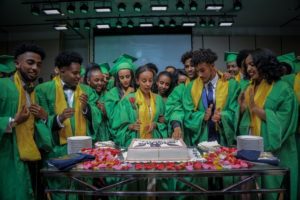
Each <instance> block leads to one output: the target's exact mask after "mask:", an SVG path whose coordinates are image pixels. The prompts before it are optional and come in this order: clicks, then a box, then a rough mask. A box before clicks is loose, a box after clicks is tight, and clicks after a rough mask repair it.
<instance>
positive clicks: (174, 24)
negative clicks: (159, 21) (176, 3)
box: [169, 19, 176, 27]
mask: <svg viewBox="0 0 300 200" xmlns="http://www.w3.org/2000/svg"><path fill="white" fill-rule="evenodd" d="M169 26H171V27H175V26H176V21H175V20H174V19H171V20H170V22H169Z"/></svg>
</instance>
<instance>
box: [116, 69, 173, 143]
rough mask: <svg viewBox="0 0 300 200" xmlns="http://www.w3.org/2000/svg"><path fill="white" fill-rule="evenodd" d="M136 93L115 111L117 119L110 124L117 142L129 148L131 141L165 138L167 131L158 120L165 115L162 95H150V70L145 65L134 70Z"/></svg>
mask: <svg viewBox="0 0 300 200" xmlns="http://www.w3.org/2000/svg"><path fill="white" fill-rule="evenodd" d="M135 75H136V76H135V77H136V83H137V85H138V86H139V88H138V89H137V91H136V92H135V93H131V94H129V95H127V96H126V97H125V98H124V99H123V100H122V101H120V103H119V105H118V107H117V108H118V109H116V111H115V112H116V116H118V117H117V118H115V119H114V121H113V123H112V128H113V129H114V130H115V132H114V133H115V134H116V136H115V138H116V141H115V142H116V143H117V144H118V145H119V146H121V147H128V146H129V144H130V143H131V140H132V139H133V138H144V139H147V138H167V137H168V134H167V129H166V125H165V124H164V123H160V122H159V117H160V116H163V115H164V112H165V107H164V103H163V100H162V98H161V96H159V95H156V94H154V93H152V92H151V87H152V84H153V81H154V80H153V76H154V73H153V71H152V70H151V69H150V68H149V67H148V66H146V65H144V66H141V67H139V68H138V69H137V71H136V74H135Z"/></svg>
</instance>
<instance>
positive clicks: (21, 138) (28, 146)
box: [14, 72, 41, 161]
mask: <svg viewBox="0 0 300 200" xmlns="http://www.w3.org/2000/svg"><path fill="white" fill-rule="evenodd" d="M14 82H15V85H16V87H17V89H18V91H19V105H18V112H20V111H21V110H22V108H23V106H26V107H27V105H26V92H25V90H24V88H23V84H22V80H21V76H20V74H19V72H16V73H15V74H14ZM30 100H31V103H34V102H35V94H34V92H32V93H31V94H30ZM16 136H17V144H18V150H19V154H20V159H21V160H24V161H35V160H40V159H41V154H40V152H39V149H38V147H37V146H36V143H35V141H34V116H33V115H32V114H30V115H29V118H28V119H27V120H26V121H25V122H23V123H21V124H19V125H17V126H16Z"/></svg>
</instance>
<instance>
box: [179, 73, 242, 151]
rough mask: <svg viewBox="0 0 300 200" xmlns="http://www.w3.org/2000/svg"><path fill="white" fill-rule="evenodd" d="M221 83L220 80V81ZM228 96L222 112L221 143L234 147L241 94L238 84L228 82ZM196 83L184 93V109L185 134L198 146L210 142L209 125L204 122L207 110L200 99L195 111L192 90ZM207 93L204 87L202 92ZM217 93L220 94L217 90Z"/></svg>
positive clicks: (231, 81)
mask: <svg viewBox="0 0 300 200" xmlns="http://www.w3.org/2000/svg"><path fill="white" fill-rule="evenodd" d="M218 81H220V79H219V80H218ZM228 82H229V84H228V95H227V100H226V103H225V105H224V108H223V109H222V111H221V125H220V126H219V134H220V143H221V145H223V146H228V145H232V144H233V143H234V140H235V132H236V129H237V118H236V107H237V97H238V94H239V91H240V90H239V85H238V83H237V82H236V81H235V80H233V79H230V80H228ZM193 84H194V81H192V82H191V83H189V84H188V85H187V87H186V89H185V91H184V96H183V100H182V102H183V108H184V112H185V115H184V129H185V130H184V133H185V135H186V136H187V137H189V141H190V145H192V146H196V145H198V143H199V142H203V141H207V140H208V124H207V122H205V121H204V115H205V111H206V108H205V106H204V103H203V101H202V98H200V99H199V101H200V102H199V104H198V109H197V110H196V111H194V104H193V100H192V93H191V89H192V86H193ZM199 92H201V93H202V92H205V89H204V87H203V90H202V91H199ZM216 92H218V91H217V90H216Z"/></svg>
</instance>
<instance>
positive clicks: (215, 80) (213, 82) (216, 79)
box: [205, 73, 219, 88]
mask: <svg viewBox="0 0 300 200" xmlns="http://www.w3.org/2000/svg"><path fill="white" fill-rule="evenodd" d="M218 80H219V76H218V73H216V75H215V77H214V78H213V79H212V80H210V81H208V82H207V83H206V84H205V87H207V86H208V83H211V84H212V85H213V88H216V87H217V82H218Z"/></svg>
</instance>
